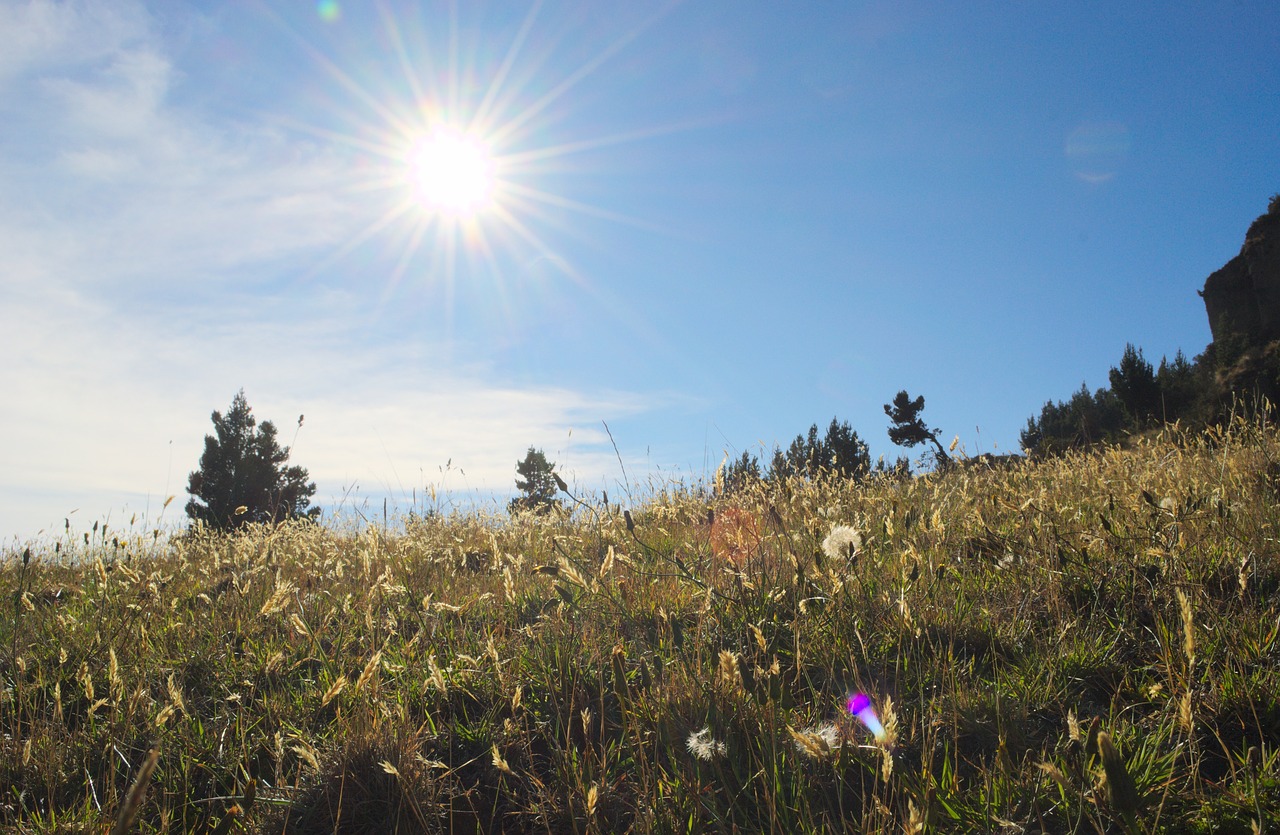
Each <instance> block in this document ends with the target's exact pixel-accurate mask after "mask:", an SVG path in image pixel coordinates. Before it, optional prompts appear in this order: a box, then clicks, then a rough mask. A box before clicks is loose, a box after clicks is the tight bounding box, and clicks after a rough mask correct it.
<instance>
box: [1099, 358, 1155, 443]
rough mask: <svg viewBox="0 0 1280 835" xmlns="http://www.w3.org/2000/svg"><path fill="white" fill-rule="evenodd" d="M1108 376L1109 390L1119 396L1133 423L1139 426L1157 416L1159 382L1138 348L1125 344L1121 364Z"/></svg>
mask: <svg viewBox="0 0 1280 835" xmlns="http://www.w3.org/2000/svg"><path fill="white" fill-rule="evenodd" d="M1108 378H1109V380H1110V382H1111V391H1112V392H1114V393H1115V395H1116V397H1118V398H1120V402H1121V403H1122V404H1123V405H1124V410H1125V411H1126V412H1127V413H1128V414H1129V417H1130V418H1131V419H1132V420H1133V422H1134V424H1136V425H1138V426H1142V425H1144V424H1146V423H1149V422H1150V421H1152V420H1154V419H1155V418H1156V417H1158V416H1159V415H1160V413H1161V409H1160V385H1159V383H1157V382H1156V374H1155V369H1153V368H1152V367H1151V363H1149V362H1147V360H1146V359H1145V358H1144V357H1143V356H1142V349H1141V348H1135V347H1133V344H1132V343H1129V344H1126V345H1125V346H1124V356H1123V357H1121V358H1120V365H1119V366H1117V367H1115V368H1112V369H1111V372H1110V373H1109V374H1108Z"/></svg>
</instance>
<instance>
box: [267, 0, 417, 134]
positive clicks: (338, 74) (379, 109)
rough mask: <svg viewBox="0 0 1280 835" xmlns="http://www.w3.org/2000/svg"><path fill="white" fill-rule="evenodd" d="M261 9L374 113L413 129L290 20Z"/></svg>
mask: <svg viewBox="0 0 1280 835" xmlns="http://www.w3.org/2000/svg"><path fill="white" fill-rule="evenodd" d="M259 9H260V11H261V12H262V13H263V14H265V15H266V16H267V17H268V18H270V19H271V21H272V22H273V23H275V24H276V26H278V27H279V28H280V30H281V31H283V32H284V33H285V34H286V35H288V36H289V38H290V39H291V40H293V41H294V43H296V44H297V45H298V46H300V47H301V48H302V50H303V51H304V52H306V53H307V55H308V56H309V57H310V58H311V60H313V61H315V62H316V63H317V64H319V65H320V67H321V68H322V69H324V71H325V72H327V73H329V75H330V76H332V77H333V79H334V80H335V81H337V82H338V83H339V84H341V85H342V86H343V87H344V88H346V90H347V92H349V93H351V94H353V95H354V96H356V98H358V99H359V100H360V101H362V102H364V103H365V104H366V105H368V107H369V108H370V109H371V110H373V112H374V113H377V114H378V115H379V116H380V117H381V118H382V119H383V120H385V121H386V123H387V124H389V125H391V126H392V127H394V128H395V129H396V130H398V131H400V132H402V133H404V132H408V131H410V130H412V127H411V126H410V125H409V124H408V123H406V122H405V121H404V120H402V119H401V118H400V116H399V115H398V114H396V113H395V112H394V111H392V110H390V109H389V108H387V107H386V106H384V105H383V104H382V102H380V101H378V99H377V97H376V96H374V95H373V94H372V93H370V92H369V91H367V90H365V88H364V87H363V86H361V85H360V83H359V82H357V81H356V80H355V79H354V78H352V77H351V76H350V75H348V74H347V73H346V72H344V71H343V70H342V68H341V67H339V66H338V65H337V64H336V63H334V62H333V60H331V59H330V58H329V56H327V55H325V54H324V53H323V52H321V51H320V50H318V49H316V48H315V47H314V46H313V45H312V44H311V42H310V41H308V40H307V39H306V38H304V37H303V36H302V35H301V33H299V32H298V31H297V30H295V29H294V28H293V27H292V26H290V25H289V23H288V21H286V20H285V19H284V18H282V17H281V16H280V15H279V14H277V13H276V12H275V11H274V10H272V9H271V8H269V7H267V6H265V5H262V4H259Z"/></svg>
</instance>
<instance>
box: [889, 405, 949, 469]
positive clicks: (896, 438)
mask: <svg viewBox="0 0 1280 835" xmlns="http://www.w3.org/2000/svg"><path fill="white" fill-rule="evenodd" d="M922 411H924V396H923V395H921V396H920V397H917V398H916V399H915V400H912V399H911V395H909V394H907V393H906V391H905V390H904V391H900V392H898V394H897V395H896V396H895V397H894V398H893V403H892V404H889V403H886V404H885V406H884V413H885V414H886V415H888V417H889V420H890V421H891V423H890V425H889V440H891V441H893V442H894V443H895V444H897V445H898V446H905V447H913V446H916V445H917V444H922V443H924V442H926V441H929V442H931V443H932V444H933V445H934V447H935V450H934V455H935V457H936V458H937V460H938V466H940V467H941V466H946V465H947V464H948V463H950V462H951V456H950V455H948V454H947V451H946V449H944V448H943V446H942V442H941V441H939V440H938V433H939V431H940V430H938V429H930V428H929V427H928V426H925V424H924V420H923V419H922V418H921V417H920V412H922Z"/></svg>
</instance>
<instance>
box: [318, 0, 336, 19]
mask: <svg viewBox="0 0 1280 835" xmlns="http://www.w3.org/2000/svg"><path fill="white" fill-rule="evenodd" d="M316 14H318V15H319V16H320V19H321V20H323V21H324V22H325V23H333V22H334V21H335V20H337V19H338V18H339V17H341V16H342V9H340V8H338V0H320V2H319V3H316Z"/></svg>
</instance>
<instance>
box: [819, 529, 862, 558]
mask: <svg viewBox="0 0 1280 835" xmlns="http://www.w3.org/2000/svg"><path fill="white" fill-rule="evenodd" d="M861 548H862V534H860V533H858V532H857V531H856V530H855V529H853V528H851V527H849V526H848V525H836V526H834V527H832V528H831V533H829V534H827V538H826V539H824V540H822V553H824V554H826V555H827V557H828V558H830V559H833V560H847V559H851V558H852V557H853V555H854V554H856V553H858V551H859V550H861Z"/></svg>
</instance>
